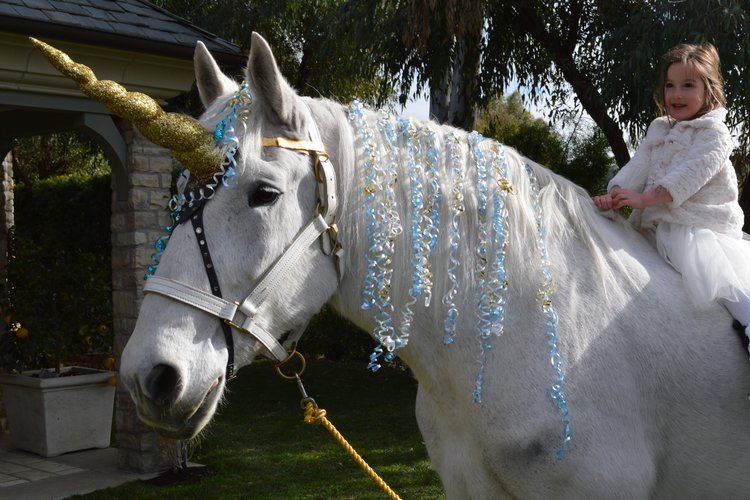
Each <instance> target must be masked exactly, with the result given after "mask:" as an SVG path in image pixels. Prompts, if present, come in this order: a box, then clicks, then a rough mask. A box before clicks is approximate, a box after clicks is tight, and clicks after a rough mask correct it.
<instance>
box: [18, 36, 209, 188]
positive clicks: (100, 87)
mask: <svg viewBox="0 0 750 500" xmlns="http://www.w3.org/2000/svg"><path fill="white" fill-rule="evenodd" d="M29 39H30V40H31V43H33V44H34V45H35V46H36V47H37V48H38V49H39V50H40V51H41V52H42V53H43V54H44V56H45V57H46V58H47V59H48V60H49V62H50V63H52V65H53V66H54V67H55V68H57V70H58V71H59V72H60V73H62V74H63V75H65V76H67V77H68V78H70V79H72V80H73V81H74V82H75V83H76V85H77V86H78V88H79V89H81V91H82V92H83V93H84V94H86V95H87V96H88V97H89V98H91V99H93V100H95V101H99V102H101V103H102V104H104V105H105V106H107V107H108V108H109V109H110V110H111V111H112V112H113V113H114V114H116V115H117V116H119V117H121V118H125V119H127V120H130V121H131V122H133V123H134V124H135V126H136V127H138V130H140V131H141V133H142V134H143V135H144V136H146V138H148V139H149V140H150V141H151V142H153V143H155V144H158V145H159V146H162V147H165V148H168V149H170V150H171V151H172V154H173V155H174V157H175V158H176V159H177V161H179V162H180V163H182V165H183V166H185V167H186V168H187V169H188V170H190V172H191V173H192V174H193V175H194V176H196V177H197V178H198V180H199V181H200V182H202V183H204V182H207V181H208V180H210V179H211V176H212V175H213V173H215V172H216V171H217V170H218V169H219V165H220V164H221V161H222V152H221V150H220V149H218V148H217V147H216V146H215V145H214V140H213V136H212V134H211V132H209V131H208V130H206V129H205V128H204V127H203V125H201V124H200V123H199V122H198V120H196V119H194V118H192V117H190V116H188V115H185V114H181V113H167V112H165V111H164V110H163V109H161V106H159V103H157V102H156V101H155V100H153V99H152V98H151V97H149V96H147V95H146V94H142V93H140V92H128V91H127V89H125V87H123V86H122V85H120V84H119V83H117V82H113V81H111V80H98V79H97V78H96V75H94V72H93V71H92V70H91V68H89V67H88V66H85V65H83V64H80V63H77V62H75V61H73V60H72V59H71V58H70V57H68V55H67V54H66V53H65V52H62V51H60V50H58V49H56V48H54V47H52V46H51V45H48V44H46V43H44V42H42V41H39V40H37V39H35V38H29Z"/></svg>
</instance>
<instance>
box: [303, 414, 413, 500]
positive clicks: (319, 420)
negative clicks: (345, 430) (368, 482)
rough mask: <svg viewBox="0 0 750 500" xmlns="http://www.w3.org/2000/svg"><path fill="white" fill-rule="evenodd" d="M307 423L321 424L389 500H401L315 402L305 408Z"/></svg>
mask: <svg viewBox="0 0 750 500" xmlns="http://www.w3.org/2000/svg"><path fill="white" fill-rule="evenodd" d="M305 423H307V424H311V425H312V424H320V425H322V426H323V427H325V428H326V429H327V430H328V432H330V433H331V436H333V438H334V439H335V440H336V441H338V443H339V444H340V445H341V446H343V447H344V449H345V450H346V452H347V453H348V454H349V456H350V457H352V459H353V460H354V461H355V462H357V465H359V467H360V468H361V469H362V470H363V471H364V472H365V474H367V475H368V476H370V479H372V480H373V481H375V484H377V485H378V487H379V488H380V489H381V490H383V492H384V493H385V494H386V495H388V497H389V498H391V499H392V500H401V497H400V496H398V495H397V494H396V492H395V491H393V490H392V489H391V488H390V486H388V485H387V484H386V482H385V481H383V479H382V478H381V477H380V476H378V473H377V472H375V471H374V470H373V469H372V467H370V466H369V465H368V464H367V462H365V461H364V459H363V458H362V457H361V456H360V455H359V453H357V450H355V449H354V448H352V446H351V445H350V444H349V443H348V442H347V441H346V439H345V438H344V436H342V435H341V433H340V432H339V431H338V430H337V429H336V427H334V425H333V424H332V423H331V421H330V420H328V419H327V418H326V411H325V410H323V409H321V408H318V405H317V404H315V402H314V401H312V400H308V401H307V407H306V408H305Z"/></svg>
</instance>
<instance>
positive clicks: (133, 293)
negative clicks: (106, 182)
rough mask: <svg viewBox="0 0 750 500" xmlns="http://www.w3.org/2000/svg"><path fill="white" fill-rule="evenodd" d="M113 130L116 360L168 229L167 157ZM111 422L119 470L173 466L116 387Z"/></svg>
mask: <svg viewBox="0 0 750 500" xmlns="http://www.w3.org/2000/svg"><path fill="white" fill-rule="evenodd" d="M118 128H119V129H120V132H121V133H122V135H123V137H124V139H125V143H126V144H127V168H128V187H127V200H126V201H118V200H117V197H116V196H115V195H114V194H113V197H112V316H113V329H114V336H115V343H114V350H115V357H116V359H117V360H119V359H120V358H121V355H122V351H123V350H124V348H125V344H126V343H127V341H128V339H129V338H130V334H131V332H132V331H133V328H134V327H135V322H136V318H137V317H138V310H139V309H140V304H141V302H142V300H143V285H144V283H145V281H144V279H143V276H144V274H145V272H146V268H147V266H148V265H149V264H150V262H151V259H150V257H151V254H152V253H153V252H154V242H155V241H156V239H157V238H158V237H159V236H161V235H162V234H163V233H164V226H166V225H167V224H168V223H169V215H168V213H167V211H166V204H167V201H168V198H169V188H170V184H171V181H172V168H173V160H172V156H171V154H170V153H169V151H168V150H166V149H164V148H161V147H159V146H156V145H154V144H153V143H151V142H149V141H148V140H146V139H145V138H144V137H143V136H142V135H141V134H140V133H139V132H138V131H137V129H135V128H134V127H133V126H132V124H131V123H130V122H126V121H119V122H118ZM115 422H116V434H115V436H116V445H117V447H118V451H119V465H120V467H121V468H125V469H131V470H137V471H141V472H151V471H159V470H164V469H167V468H169V467H170V466H172V465H173V462H174V458H173V457H175V454H176V448H175V445H174V444H173V443H171V442H168V441H165V440H162V439H160V438H159V437H158V436H157V435H156V433H154V432H153V431H151V430H150V429H148V428H147V427H146V426H144V425H143V424H142V423H141V422H140V421H139V420H138V417H137V416H136V412H135V407H134V404H133V402H132V400H131V398H130V395H129V394H128V393H127V391H125V390H124V389H123V388H122V387H119V386H118V389H117V395H116V398H115Z"/></svg>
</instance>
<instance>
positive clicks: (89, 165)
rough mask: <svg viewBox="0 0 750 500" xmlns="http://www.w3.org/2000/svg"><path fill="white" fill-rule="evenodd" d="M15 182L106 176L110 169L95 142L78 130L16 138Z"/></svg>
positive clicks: (14, 158)
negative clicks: (66, 177)
mask: <svg viewBox="0 0 750 500" xmlns="http://www.w3.org/2000/svg"><path fill="white" fill-rule="evenodd" d="M13 160H14V164H13V175H14V176H15V178H16V182H19V183H22V184H26V185H29V184H34V183H35V182H37V181H39V180H40V179H47V178H49V177H53V176H57V175H69V174H79V175H87V176H98V175H106V174H108V173H109V172H110V168H109V163H107V160H106V158H105V157H104V153H103V152H102V151H101V149H99V147H98V146H97V144H96V142H95V141H94V140H93V139H90V138H89V137H87V136H85V135H83V134H80V133H77V132H62V133H58V134H50V135H45V136H34V137H26V138H23V139H16V140H15V143H14V145H13Z"/></svg>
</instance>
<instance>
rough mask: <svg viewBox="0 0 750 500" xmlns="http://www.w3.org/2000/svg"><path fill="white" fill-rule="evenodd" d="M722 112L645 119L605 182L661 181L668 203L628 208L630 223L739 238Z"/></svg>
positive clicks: (646, 186) (644, 187)
mask: <svg viewBox="0 0 750 500" xmlns="http://www.w3.org/2000/svg"><path fill="white" fill-rule="evenodd" d="M726 114H727V111H726V109H724V108H719V109H715V110H713V111H711V112H709V113H706V114H705V115H703V116H701V117H699V118H695V119H693V120H688V121H681V122H676V123H675V122H671V123H670V121H669V120H668V119H667V118H666V117H660V118H657V119H656V120H654V121H653V122H651V125H650V126H649V128H648V132H647V133H646V138H645V139H644V140H643V142H642V143H641V145H640V146H639V147H638V149H637V150H636V152H635V154H634V155H633V158H632V159H631V160H630V162H628V164H627V165H625V166H624V167H623V168H622V169H621V170H620V171H619V172H618V173H617V175H615V177H614V178H613V179H612V180H611V181H610V182H609V185H608V187H607V189H608V190H611V189H612V188H613V187H614V186H620V187H623V188H627V189H632V190H635V191H639V192H645V191H649V190H651V189H653V188H654V187H656V186H663V187H664V188H665V189H666V190H667V191H669V194H670V195H672V202H671V203H668V204H665V205H657V206H653V207H648V208H645V209H643V210H634V211H633V214H632V215H631V217H630V221H631V222H632V223H633V225H634V226H635V227H636V228H638V229H649V228H653V227H655V226H656V225H657V224H658V223H659V222H661V221H665V222H671V223H676V224H682V225H686V226H695V227H703V228H708V229H712V230H714V231H717V232H721V233H725V234H728V235H731V236H734V237H742V224H743V217H744V216H743V213H742V209H741V208H740V206H739V204H738V203H737V176H736V174H735V172H734V168H733V167H732V163H731V162H730V161H729V155H730V154H731V152H732V149H733V146H732V138H731V136H730V134H729V129H728V128H727V126H726V125H725V124H724V118H725V116H726Z"/></svg>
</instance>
